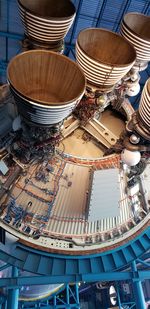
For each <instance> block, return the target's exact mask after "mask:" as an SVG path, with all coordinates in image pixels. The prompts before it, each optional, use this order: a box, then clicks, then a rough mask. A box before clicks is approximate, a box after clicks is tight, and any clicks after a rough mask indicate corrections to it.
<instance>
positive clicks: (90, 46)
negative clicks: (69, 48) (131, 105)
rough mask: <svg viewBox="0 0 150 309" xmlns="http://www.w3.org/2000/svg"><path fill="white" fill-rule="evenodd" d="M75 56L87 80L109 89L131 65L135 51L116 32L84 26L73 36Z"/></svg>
mask: <svg viewBox="0 0 150 309" xmlns="http://www.w3.org/2000/svg"><path fill="white" fill-rule="evenodd" d="M76 57H77V62H78V63H79V65H80V66H81V68H82V69H83V71H84V73H85V75H86V78H87V80H88V82H89V83H90V84H94V85H97V86H99V87H101V88H102V89H104V88H106V89H107V88H108V89H109V88H110V89H111V88H112V87H113V86H114V85H115V84H116V83H117V82H118V81H119V80H120V79H121V78H122V77H123V76H124V75H126V73H127V72H128V71H129V70H130V69H131V67H132V66H133V64H134V62H135V59H136V53H135V50H134V48H133V47H132V45H131V44H129V43H128V42H127V41H126V40H125V39H123V38H122V37H121V36H120V35H118V34H116V33H113V32H111V31H108V30H105V29H98V28H88V29H85V30H83V31H81V32H80V34H79V36H78V38H77V44H76Z"/></svg>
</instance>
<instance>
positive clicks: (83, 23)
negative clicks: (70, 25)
mask: <svg viewBox="0 0 150 309" xmlns="http://www.w3.org/2000/svg"><path fill="white" fill-rule="evenodd" d="M93 26H94V20H93V19H92V18H88V19H87V18H85V17H79V18H78V23H77V26H76V29H75V32H74V34H73V40H72V42H71V43H75V41H76V37H77V36H78V34H79V32H80V31H81V30H83V29H85V28H90V27H93Z"/></svg>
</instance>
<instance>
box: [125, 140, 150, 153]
mask: <svg viewBox="0 0 150 309" xmlns="http://www.w3.org/2000/svg"><path fill="white" fill-rule="evenodd" d="M123 145H124V147H125V148H126V149H128V150H130V151H140V152H145V151H146V152H147V151H150V146H149V145H140V144H138V145H134V144H131V142H130V140H129V138H128V137H126V138H125V139H124V141H123Z"/></svg>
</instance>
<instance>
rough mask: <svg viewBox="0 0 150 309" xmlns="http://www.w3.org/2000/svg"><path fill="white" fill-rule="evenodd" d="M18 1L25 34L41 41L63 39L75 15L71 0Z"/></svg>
mask: <svg viewBox="0 0 150 309" xmlns="http://www.w3.org/2000/svg"><path fill="white" fill-rule="evenodd" d="M18 3H19V12H20V17H21V20H22V23H23V26H24V31H25V34H26V35H27V37H28V38H30V39H31V40H36V41H39V42H45V43H56V42H58V41H61V40H62V39H63V38H64V37H65V36H66V34H67V32H68V30H69V28H70V27H71V25H72V23H73V20H74V17H75V7H74V5H73V3H72V2H71V1H70V0H61V1H60V0H42V1H41V0H32V1H31V0H18Z"/></svg>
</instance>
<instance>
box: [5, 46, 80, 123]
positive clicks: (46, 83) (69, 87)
mask: <svg viewBox="0 0 150 309" xmlns="http://www.w3.org/2000/svg"><path fill="white" fill-rule="evenodd" d="M7 74H8V80H9V82H10V85H11V88H12V90H13V92H14V94H15V96H16V97H17V101H18V102H20V103H18V108H19V111H20V112H21V114H23V115H24V116H25V117H26V118H28V120H30V121H33V122H37V123H41V122H42V121H43V124H51V123H57V122H59V121H61V120H63V119H64V118H65V117H66V116H68V115H69V114H70V113H71V111H72V110H73V109H74V107H75V106H76V104H77V103H78V101H79V100H80V98H81V97H82V95H83V93H84V89H85V77H84V74H83V73H82V71H81V69H80V68H79V67H78V65H77V64H76V63H75V62H73V61H72V60H70V59H69V58H67V57H65V56H62V55H59V54H56V53H54V52H50V51H45V50H34V51H28V52H24V53H22V54H19V55H17V56H15V57H14V58H13V59H12V60H11V61H10V63H9V65H8V71H7Z"/></svg>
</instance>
